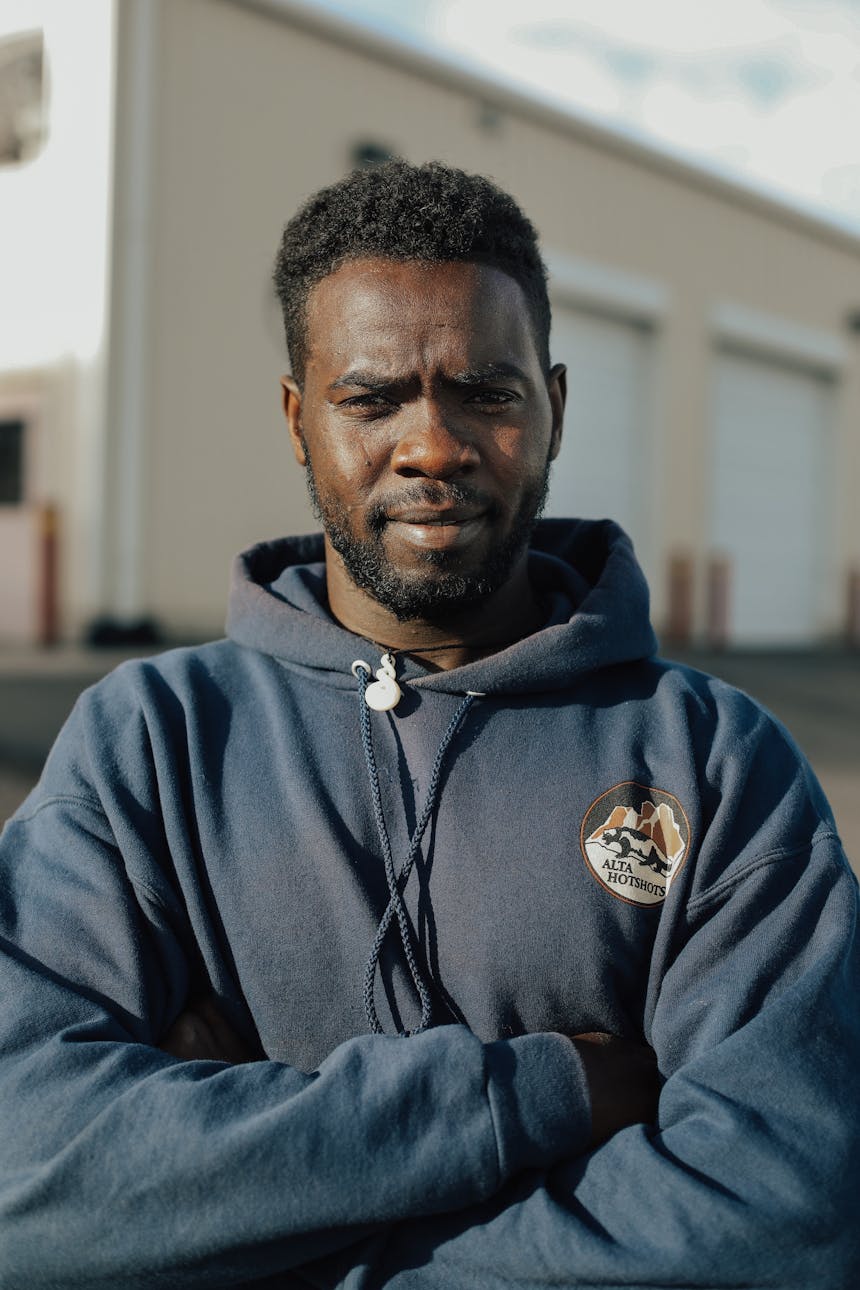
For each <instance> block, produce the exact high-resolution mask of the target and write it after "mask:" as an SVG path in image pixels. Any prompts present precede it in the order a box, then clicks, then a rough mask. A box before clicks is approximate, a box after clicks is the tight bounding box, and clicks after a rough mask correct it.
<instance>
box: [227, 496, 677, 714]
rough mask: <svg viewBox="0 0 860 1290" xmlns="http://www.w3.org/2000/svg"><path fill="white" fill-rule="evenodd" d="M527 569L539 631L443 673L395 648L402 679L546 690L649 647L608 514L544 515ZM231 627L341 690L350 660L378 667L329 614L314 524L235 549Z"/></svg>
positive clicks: (644, 612) (625, 550) (640, 596)
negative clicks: (540, 617)
mask: <svg viewBox="0 0 860 1290" xmlns="http://www.w3.org/2000/svg"><path fill="white" fill-rule="evenodd" d="M529 572H530V574H531V577H532V580H533V583H534V586H535V587H536V589H537V591H538V593H539V595H540V596H541V597H542V598H543V600H544V602H545V603H546V605H547V618H546V623H545V625H544V627H543V628H542V629H541V630H540V631H538V632H535V633H534V634H533V635H531V636H528V637H526V638H524V639H523V640H521V641H517V642H516V644H514V645H510V646H508V647H507V648H505V649H502V650H499V651H498V652H497V653H496V654H493V655H491V656H490V657H489V658H485V659H480V660H478V661H477V662H475V663H469V664H467V665H466V666H464V667H459V668H453V669H451V670H450V671H446V672H428V671H427V670H426V669H425V668H424V667H423V666H422V664H421V663H420V662H418V661H417V660H415V659H412V658H411V657H408V656H405V655H399V656H398V678H401V677H402V679H403V680H405V681H408V682H409V683H411V684H413V685H419V686H420V687H421V688H422V689H427V690H439V691H443V692H447V693H452V694H464V693H465V692H466V691H469V690H472V691H476V692H480V693H482V694H496V695H502V694H528V693H546V692H548V691H553V690H558V689H563V688H567V687H568V686H569V685H570V684H571V682H572V681H573V680H574V679H579V678H580V677H582V676H583V675H584V674H586V673H589V672H593V671H595V670H597V669H599V668H604V667H611V666H613V665H615V664H618V663H630V662H634V661H636V660H638V659H643V658H648V657H651V656H652V655H653V654H654V653H655V652H656V649H657V641H656V638H655V636H654V632H653V629H652V627H651V623H650V621H649V617H648V587H647V585H646V582H645V578H644V575H643V573H642V570H641V569H640V568H639V565H638V563H637V561H636V557H635V556H634V554H633V546H632V543H631V541H630V539H629V538H628V536H627V534H626V533H624V532H623V530H622V529H620V528H619V526H618V525H617V524H615V523H613V522H612V521H611V520H557V519H548V520H541V521H539V523H538V525H537V528H536V530H535V533H534V535H533V537H532V543H531V548H530V553H529ZM227 634H228V636H229V637H230V639H231V640H233V641H235V642H236V643H237V644H239V645H244V646H246V647H248V648H250V649H255V650H258V651H260V652H261V653H263V654H269V655H271V656H273V657H274V658H276V659H278V660H279V661H280V662H282V663H284V664H285V665H287V666H290V667H293V668H296V669H298V670H300V671H302V672H309V673H312V674H313V675H314V676H315V677H316V678H317V679H318V680H322V681H328V682H329V683H330V684H333V685H336V686H339V687H343V688H349V689H352V688H354V686H355V680H354V677H353V675H352V673H351V671H350V668H351V665H352V663H353V662H354V661H355V660H356V659H358V658H366V659H367V661H368V662H370V663H372V664H373V666H374V667H376V666H377V659H376V654H375V647H374V645H373V644H372V643H371V642H368V641H367V640H366V639H365V638H364V637H361V636H357V635H355V634H354V633H352V632H349V631H346V630H345V629H344V628H343V627H341V626H340V624H339V623H337V622H336V621H335V620H334V619H333V618H332V616H331V614H330V612H329V609H328V599H327V595H326V580H325V556H324V546H323V537H322V534H321V533H314V534H310V535H307V536H303V537H288V538H279V539H277V540H276V541H273V542H261V543H259V544H258V545H256V546H253V547H251V548H250V549H249V550H248V551H245V552H244V553H243V554H241V555H240V556H238V557H237V559H236V561H235V562H234V566H233V577H232V585H231V591H230V605H229V613H228V618H227ZM326 674H327V675H326Z"/></svg>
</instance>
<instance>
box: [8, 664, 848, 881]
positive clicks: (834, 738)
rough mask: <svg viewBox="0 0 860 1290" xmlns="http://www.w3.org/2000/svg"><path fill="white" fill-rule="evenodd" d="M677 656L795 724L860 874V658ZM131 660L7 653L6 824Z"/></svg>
mask: <svg viewBox="0 0 860 1290" xmlns="http://www.w3.org/2000/svg"><path fill="white" fill-rule="evenodd" d="M673 656H674V657H679V658H682V659H683V661H684V662H686V663H690V664H692V665H693V666H694V667H700V668H702V669H703V670H704V671H707V672H713V673H715V674H716V675H718V676H721V677H723V678H725V680H727V681H729V682H731V684H733V685H737V686H740V688H741V689H743V690H746V691H747V692H748V693H749V694H753V695H755V697H756V698H758V699H760V700H761V701H762V702H763V703H764V704H765V705H766V706H767V707H768V708H770V709H771V711H772V712H774V713H775V714H776V715H777V716H778V717H779V718H780V720H781V721H783V722H784V723H785V724H786V725H787V726H788V728H789V730H791V732H792V734H793V735H794V737H795V739H796V740H797V742H798V743H799V744H800V746H801V747H802V748H803V750H804V752H805V753H806V754H807V756H808V757H809V759H810V761H811V762H812V765H813V766H814V768H815V770H816V772H817V774H818V776H819V778H820V780H821V782H822V784H823V786H824V789H825V792H826V793H827V795H828V797H829V798H830V802H831V804H832V806H833V809H834V811H835V814H836V820H837V823H838V824H839V828H840V831H841V833H842V836H843V839H844V841H845V846H846V850H847V852H848V856H849V859H850V860H851V861H852V863H853V865H854V867H855V869H856V870H857V872H858V873H860V655H857V654H848V653H839V652H824V651H822V652H816V653H780V654H771V653H768V654H764V653H756V654H753V653H750V654H740V653H719V654H717V653H707V654H706V653H701V652H695V653H694V652H685V653H684V654H683V655H682V654H679V653H675V654H674V655H673ZM122 657H123V655H120V654H114V653H109V652H93V651H90V652H85V651H80V650H65V649H60V650H55V651H45V652H43V653H41V654H32V653H28V654H25V653H14V652H7V653H5V654H2V653H0V823H2V821H3V820H5V819H6V818H7V816H9V815H10V814H11V813H12V811H14V810H15V808H16V807H17V806H18V804H19V802H20V801H21V800H22V799H23V798H24V797H25V795H26V794H27V793H28V792H29V790H30V788H31V787H32V786H33V784H34V783H35V781H36V779H37V778H38V773H39V767H40V765H41V763H42V761H43V759H44V756H45V754H46V752H47V750H48V748H49V747H50V744H51V741H52V740H53V738H54V736H55V734H56V732H57V730H58V729H59V727H60V724H61V723H62V721H63V720H64V719H65V717H66V715H67V713H68V711H69V709H70V708H71V706H72V704H73V703H74V700H75V698H76V697H77V695H78V694H79V693H80V691H81V690H82V689H83V688H84V686H85V685H89V684H91V683H92V682H93V681H95V680H97V679H98V677H99V676H101V675H103V674H104V673H105V672H106V671H108V670H109V669H110V668H111V667H113V666H115V665H116V663H117V662H119V661H121V659H122Z"/></svg>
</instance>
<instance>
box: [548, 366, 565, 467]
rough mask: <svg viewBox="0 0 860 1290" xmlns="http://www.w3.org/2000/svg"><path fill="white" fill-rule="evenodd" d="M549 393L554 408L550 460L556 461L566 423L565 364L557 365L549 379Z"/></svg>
mask: <svg viewBox="0 0 860 1290" xmlns="http://www.w3.org/2000/svg"><path fill="white" fill-rule="evenodd" d="M546 388H547V393H548V394H549V402H550V407H551V408H552V438H551V440H550V449H549V459H550V461H555V459H556V457H557V456H558V454H559V452H560V451H561V430H562V423H563V421H564V405H565V402H566V400H567V368H566V367H565V365H564V363H556V365H555V367H553V368H552V369H551V371H550V374H549V377H548V378H547V385H546Z"/></svg>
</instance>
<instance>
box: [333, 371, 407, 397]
mask: <svg viewBox="0 0 860 1290" xmlns="http://www.w3.org/2000/svg"><path fill="white" fill-rule="evenodd" d="M397 384H398V382H397V381H393V380H385V379H381V378H380V377H378V376H374V374H373V373H372V372H361V371H355V372H344V374H343V376H339V377H338V378H337V380H336V381H332V383H331V385H329V387H328V388H329V389H330V390H346V389H352V390H355V389H358V390H370V391H371V393H377V392H380V391H383V390H390V389H391V388H392V386H394V385H397Z"/></svg>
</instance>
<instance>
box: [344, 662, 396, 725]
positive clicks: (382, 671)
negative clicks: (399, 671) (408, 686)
mask: <svg viewBox="0 0 860 1290" xmlns="http://www.w3.org/2000/svg"><path fill="white" fill-rule="evenodd" d="M360 661H361V660H357V662H360ZM381 663H382V666H381V667H380V668H379V669H378V671H377V672H376V680H375V681H371V683H370V685H369V686H368V687H367V689H366V690H365V692H364V698H365V701H366V703H367V706H368V707H369V708H373V711H374V712H390V710H391V709H392V708H396V707H397V705H398V703H399V702H400V700H401V699H402V697H403V691H402V690H401V688H400V686H399V685H398V684H397V681H396V680H395V679H394V678H395V666H394V655H393V654H383V655H382V659H381ZM356 665H357V663H353V665H352V666H353V669H355V667H356ZM369 670H370V669H369V668H368V671H369Z"/></svg>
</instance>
